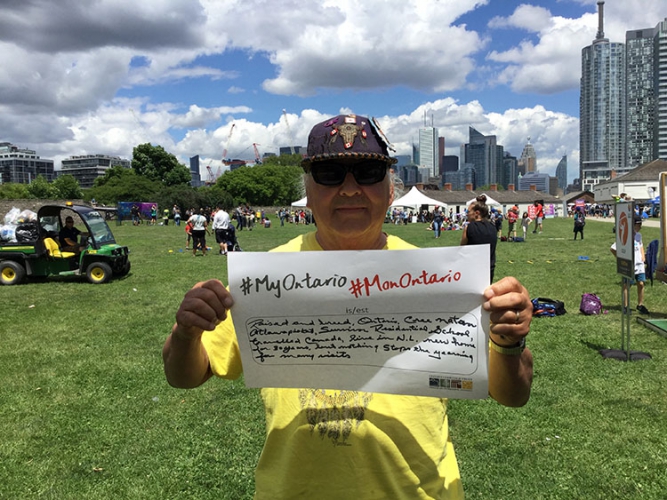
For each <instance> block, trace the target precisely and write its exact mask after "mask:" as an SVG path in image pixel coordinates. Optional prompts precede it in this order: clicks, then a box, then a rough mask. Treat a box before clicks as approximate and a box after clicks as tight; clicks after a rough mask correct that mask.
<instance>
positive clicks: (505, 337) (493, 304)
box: [483, 276, 533, 345]
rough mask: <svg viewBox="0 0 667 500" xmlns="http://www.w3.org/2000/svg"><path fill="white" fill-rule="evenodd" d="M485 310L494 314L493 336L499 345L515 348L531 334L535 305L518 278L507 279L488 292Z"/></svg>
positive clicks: (492, 319)
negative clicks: (514, 345)
mask: <svg viewBox="0 0 667 500" xmlns="http://www.w3.org/2000/svg"><path fill="white" fill-rule="evenodd" d="M484 298H485V299H486V302H484V305H483V307H484V309H485V310H487V311H489V312H490V316H491V334H492V335H494V336H498V337H500V339H498V338H497V337H496V338H494V341H496V340H497V342H496V343H497V344H500V345H512V344H516V343H517V342H519V341H520V340H521V338H522V337H525V336H526V335H528V332H529V331H530V322H531V321H532V319H533V304H532V302H531V301H530V296H529V295H528V291H527V290H526V288H525V287H524V286H523V285H522V284H521V283H519V281H518V280H517V279H516V278H513V277H511V276H509V277H506V278H503V279H501V280H500V281H498V282H497V283H494V284H493V285H491V286H489V287H488V288H487V289H486V290H484Z"/></svg>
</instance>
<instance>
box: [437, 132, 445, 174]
mask: <svg viewBox="0 0 667 500" xmlns="http://www.w3.org/2000/svg"><path fill="white" fill-rule="evenodd" d="M444 159H445V138H444V137H438V175H442V173H443V172H444V171H445V167H444Z"/></svg>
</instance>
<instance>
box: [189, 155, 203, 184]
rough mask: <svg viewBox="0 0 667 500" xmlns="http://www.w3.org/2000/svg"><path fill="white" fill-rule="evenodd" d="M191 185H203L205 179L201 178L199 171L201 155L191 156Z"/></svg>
mask: <svg viewBox="0 0 667 500" xmlns="http://www.w3.org/2000/svg"><path fill="white" fill-rule="evenodd" d="M190 185H191V186H192V187H201V186H203V185H204V181H202V180H201V173H200V172H199V155H194V156H192V157H190Z"/></svg>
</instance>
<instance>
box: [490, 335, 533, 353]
mask: <svg viewBox="0 0 667 500" xmlns="http://www.w3.org/2000/svg"><path fill="white" fill-rule="evenodd" d="M489 347H490V348H491V349H492V350H494V351H496V352H499V353H500V354H504V355H505V356H520V355H521V353H522V352H523V350H524V349H525V348H526V337H521V340H519V342H517V343H516V344H512V345H510V346H501V345H498V344H496V343H495V342H494V341H493V339H492V338H491V337H489Z"/></svg>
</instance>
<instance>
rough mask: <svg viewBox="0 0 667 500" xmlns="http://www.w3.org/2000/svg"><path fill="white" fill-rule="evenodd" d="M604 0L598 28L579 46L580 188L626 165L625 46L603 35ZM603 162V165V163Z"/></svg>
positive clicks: (589, 186)
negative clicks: (591, 39)
mask: <svg viewBox="0 0 667 500" xmlns="http://www.w3.org/2000/svg"><path fill="white" fill-rule="evenodd" d="M603 9H604V2H603V1H599V2H598V31H597V35H596V37H595V40H593V43H592V44H591V45H589V46H587V47H584V48H583V49H582V50H581V84H580V97H579V178H580V179H581V187H582V189H583V190H592V187H593V186H594V185H596V184H597V183H598V182H601V181H605V180H607V179H610V178H611V172H616V173H620V172H625V171H627V168H626V144H627V142H626V139H625V134H626V109H625V104H626V94H625V75H626V72H625V70H626V67H625V46H624V44H622V43H616V42H610V41H609V40H608V39H607V38H605V37H604V22H603V18H604V11H603ZM605 163H606V165H605Z"/></svg>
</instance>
